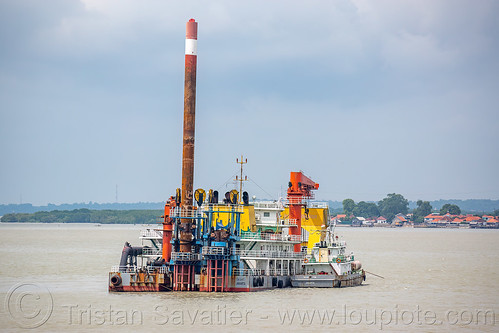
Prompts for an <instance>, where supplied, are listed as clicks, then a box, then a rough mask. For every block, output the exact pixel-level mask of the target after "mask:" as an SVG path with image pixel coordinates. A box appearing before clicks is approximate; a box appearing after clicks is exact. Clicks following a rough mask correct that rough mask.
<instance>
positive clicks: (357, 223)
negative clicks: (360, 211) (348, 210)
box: [352, 217, 366, 227]
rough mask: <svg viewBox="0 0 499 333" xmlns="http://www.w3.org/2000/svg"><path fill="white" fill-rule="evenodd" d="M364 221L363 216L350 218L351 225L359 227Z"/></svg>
mask: <svg viewBox="0 0 499 333" xmlns="http://www.w3.org/2000/svg"><path fill="white" fill-rule="evenodd" d="M365 222H366V219H365V218H363V217H354V218H353V219H352V227H360V226H362V225H363V224H364V223H365Z"/></svg>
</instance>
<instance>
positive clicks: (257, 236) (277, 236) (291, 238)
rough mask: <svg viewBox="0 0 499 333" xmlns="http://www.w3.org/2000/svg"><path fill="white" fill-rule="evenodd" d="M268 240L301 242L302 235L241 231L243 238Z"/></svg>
mask: <svg viewBox="0 0 499 333" xmlns="http://www.w3.org/2000/svg"><path fill="white" fill-rule="evenodd" d="M247 239H251V240H267V241H279V242H298V243H299V242H301V235H284V234H272V233H253V232H245V231H243V232H241V240H247Z"/></svg>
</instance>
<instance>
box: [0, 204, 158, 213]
mask: <svg viewBox="0 0 499 333" xmlns="http://www.w3.org/2000/svg"><path fill="white" fill-rule="evenodd" d="M164 206H165V202H136V203H118V202H116V203H97V202H89V203H84V202H81V203H72V204H60V205H54V204H50V203H49V204H48V205H46V206H33V205H32V204H30V203H25V204H8V205H0V216H1V215H5V214H9V213H36V212H42V211H46V212H50V211H54V210H75V209H82V208H86V209H90V210H158V209H160V210H161V209H163V207H164Z"/></svg>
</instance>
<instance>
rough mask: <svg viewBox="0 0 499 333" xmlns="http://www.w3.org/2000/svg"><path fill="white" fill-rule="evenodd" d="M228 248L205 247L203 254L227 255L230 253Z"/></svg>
mask: <svg viewBox="0 0 499 333" xmlns="http://www.w3.org/2000/svg"><path fill="white" fill-rule="evenodd" d="M228 250H229V249H228V248H226V247H222V246H204V247H203V250H202V253H203V254H213V255H226V254H227V253H228Z"/></svg>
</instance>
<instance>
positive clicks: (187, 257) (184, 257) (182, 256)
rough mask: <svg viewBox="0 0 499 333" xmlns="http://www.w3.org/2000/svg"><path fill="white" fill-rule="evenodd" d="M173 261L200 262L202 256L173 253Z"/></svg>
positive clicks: (188, 253)
mask: <svg viewBox="0 0 499 333" xmlns="http://www.w3.org/2000/svg"><path fill="white" fill-rule="evenodd" d="M172 260H173V261H199V260H201V255H200V254H199V253H190V252H172Z"/></svg>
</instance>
